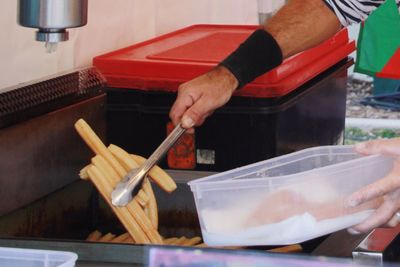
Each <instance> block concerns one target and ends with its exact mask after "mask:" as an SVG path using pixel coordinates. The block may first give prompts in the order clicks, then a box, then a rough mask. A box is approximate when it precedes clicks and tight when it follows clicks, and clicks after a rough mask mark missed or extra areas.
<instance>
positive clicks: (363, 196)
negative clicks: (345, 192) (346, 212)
mask: <svg viewBox="0 0 400 267" xmlns="http://www.w3.org/2000/svg"><path fill="white" fill-rule="evenodd" d="M399 188H400V177H399V174H398V173H397V171H392V172H391V173H390V174H389V175H387V176H386V177H384V178H382V179H380V180H378V181H376V182H374V183H372V184H369V185H367V186H366V187H364V188H362V189H360V190H359V191H357V192H355V193H353V194H351V195H350V197H349V198H348V199H347V200H346V206H348V207H356V206H358V205H360V204H361V203H364V202H366V201H369V200H372V199H375V198H378V197H382V196H384V195H386V194H388V193H390V192H393V191H395V190H397V189H399Z"/></svg>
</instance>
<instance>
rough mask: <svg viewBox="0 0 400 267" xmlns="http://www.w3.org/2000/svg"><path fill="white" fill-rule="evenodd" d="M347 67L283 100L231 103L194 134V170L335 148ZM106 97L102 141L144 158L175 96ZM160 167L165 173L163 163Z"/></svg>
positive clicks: (127, 92) (113, 92) (132, 93)
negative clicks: (105, 129) (322, 148)
mask: <svg viewBox="0 0 400 267" xmlns="http://www.w3.org/2000/svg"><path fill="white" fill-rule="evenodd" d="M351 64H352V63H351V61H349V60H343V61H341V62H340V63H338V64H336V65H335V66H333V67H331V68H330V69H329V70H327V71H325V72H324V73H323V74H321V75H319V76H318V77H317V78H314V79H313V80H312V81H310V82H308V83H306V84H304V85H303V86H301V87H300V88H298V89H297V90H296V91H294V92H292V93H291V94H289V95H287V96H285V97H281V98H275V99H262V98H261V99H260V98H243V97H233V98H232V99H231V101H230V102H229V103H228V104H227V105H226V106H224V107H223V108H221V109H219V110H217V111H216V112H215V113H214V114H213V115H212V116H211V117H209V118H208V119H207V120H206V122H205V123H204V125H203V126H201V127H199V128H197V129H196V132H195V140H196V157H197V158H196V160H197V164H196V168H195V169H196V170H209V171H223V170H228V169H232V168H235V167H239V166H243V165H246V164H249V163H253V162H257V161H260V160H264V159H267V158H271V157H275V156H278V155H282V154H286V153H290V152H293V151H297V150H300V149H303V148H307V147H312V146H320V145H333V144H341V143H342V141H343V131H344V121H345V112H346V110H345V108H346V107H345V106H346V83H347V68H348V67H349V66H350V65H351ZM107 96H108V100H107V101H108V102H107V122H108V133H107V136H108V141H109V142H111V143H114V144H117V145H119V146H121V147H123V148H125V149H126V150H128V151H131V152H134V153H136V154H139V155H144V156H149V155H150V154H151V153H152V152H153V151H154V150H155V149H156V148H157V146H158V144H160V143H161V142H162V141H163V139H164V138H165V137H166V124H167V123H168V122H169V117H168V113H169V110H170V108H171V105H172V103H173V101H174V100H175V97H176V94H174V93H165V92H145V91H142V90H131V89H115V88H112V89H110V90H109V91H108V92H107ZM202 162H203V164H202ZM162 165H163V166H164V167H168V166H166V163H165V161H164V163H163V164H162Z"/></svg>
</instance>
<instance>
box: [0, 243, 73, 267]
mask: <svg viewBox="0 0 400 267" xmlns="http://www.w3.org/2000/svg"><path fill="white" fill-rule="evenodd" d="M77 258H78V255H76V254H75V253H72V252H64V251H50V250H36V249H22V248H4V247H0V266H4V267H6V266H7V267H21V266H24V267H73V266H75V261H76V260H77Z"/></svg>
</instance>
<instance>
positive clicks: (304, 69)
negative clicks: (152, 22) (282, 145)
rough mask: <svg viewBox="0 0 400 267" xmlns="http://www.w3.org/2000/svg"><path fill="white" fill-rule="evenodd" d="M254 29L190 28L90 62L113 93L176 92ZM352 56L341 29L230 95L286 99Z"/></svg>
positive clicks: (235, 26) (350, 47) (352, 45)
mask: <svg viewBox="0 0 400 267" xmlns="http://www.w3.org/2000/svg"><path fill="white" fill-rule="evenodd" d="M255 29H257V26H241V25H194V26H190V27H188V28H184V29H181V30H178V31H175V32H172V33H169V34H166V35H163V36H159V37H157V38H154V39H151V40H148V41H145V42H142V43H139V44H135V45H133V46H129V47H127V48H124V49H120V50H117V51H114V52H111V53H108V54H105V55H101V56H98V57H95V58H94V59H93V64H94V65H95V66H96V67H97V68H99V69H100V71H101V72H102V73H103V74H104V75H105V77H106V78H107V81H108V84H109V86H111V87H116V88H132V89H140V90H154V91H155V90H157V91H160V90H161V91H172V92H174V91H176V90H177V89H178V86H179V85H180V84H181V83H183V82H185V81H188V80H191V79H193V78H195V77H197V76H199V75H201V74H203V73H205V72H207V71H209V70H210V69H212V68H213V67H215V66H216V65H217V64H218V63H219V62H220V61H221V60H223V59H224V58H225V57H226V56H228V55H229V54H230V53H231V52H232V51H233V50H235V49H236V48H237V47H238V45H239V44H240V43H241V42H243V41H244V40H245V39H246V38H247V37H248V36H249V35H250V34H251V33H252V32H253V31H254V30H255ZM354 50H355V44H354V41H349V38H348V34H347V29H343V30H341V31H340V32H338V33H337V34H336V35H335V36H333V37H332V38H330V39H329V40H327V41H325V42H324V43H322V44H320V45H318V46H317V47H314V48H312V49H309V50H307V51H305V52H302V53H299V54H296V55H294V56H292V57H290V58H287V59H286V60H284V62H283V63H282V64H281V65H280V66H278V67H277V68H275V69H273V70H271V71H269V72H268V73H266V74H264V75H262V76H260V77H259V78H257V79H256V80H255V81H253V82H252V83H250V84H248V85H247V86H245V87H244V88H243V89H241V90H238V91H237V92H236V93H235V95H239V96H249V97H279V96H283V95H286V94H288V93H290V92H291V91H293V90H294V89H296V88H298V87H299V86H301V85H302V84H304V83H305V82H307V81H309V80H310V79H312V78H314V77H315V76H317V75H318V74H320V73H321V72H323V71H324V70H326V69H327V68H329V67H330V66H332V65H334V64H335V63H337V62H339V61H340V60H342V59H343V58H345V57H346V56H348V55H349V54H350V53H351V52H353V51H354Z"/></svg>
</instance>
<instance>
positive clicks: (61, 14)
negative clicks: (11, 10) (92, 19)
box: [18, 0, 88, 52]
mask: <svg viewBox="0 0 400 267" xmlns="http://www.w3.org/2000/svg"><path fill="white" fill-rule="evenodd" d="M87 12H88V0H56V1H54V0H19V7H18V23H19V24H20V25H21V26H24V27H29V28H37V29H38V31H37V32H36V40H37V41H40V42H45V43H46V49H47V51H48V52H53V51H55V49H56V47H57V43H58V42H63V41H67V40H68V31H67V29H68V28H76V27H81V26H84V25H86V23H87Z"/></svg>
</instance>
